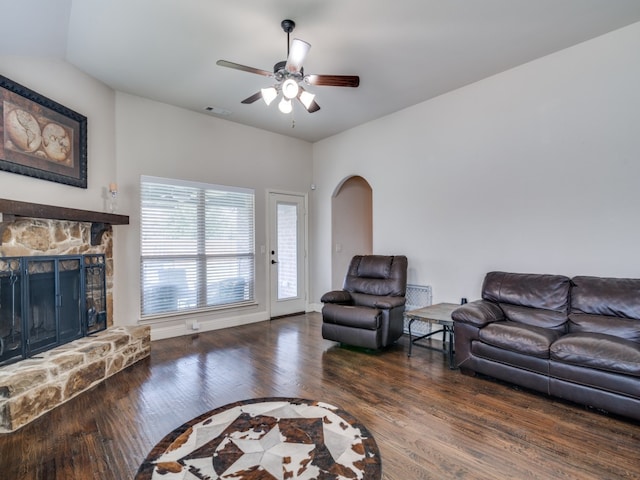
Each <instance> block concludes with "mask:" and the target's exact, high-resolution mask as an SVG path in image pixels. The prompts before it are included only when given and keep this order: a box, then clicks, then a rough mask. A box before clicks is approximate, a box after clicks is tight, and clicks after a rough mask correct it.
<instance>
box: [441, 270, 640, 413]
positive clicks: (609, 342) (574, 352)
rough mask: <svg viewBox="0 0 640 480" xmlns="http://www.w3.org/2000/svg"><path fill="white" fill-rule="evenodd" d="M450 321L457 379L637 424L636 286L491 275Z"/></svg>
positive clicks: (639, 321)
mask: <svg viewBox="0 0 640 480" xmlns="http://www.w3.org/2000/svg"><path fill="white" fill-rule="evenodd" d="M452 318H453V320H454V332H455V350H456V351H455V356H456V364H457V365H458V366H459V367H460V369H461V371H462V372H463V373H467V374H471V375H473V374H475V373H476V372H478V373H482V374H485V375H488V376H491V377H494V378H498V379H501V380H505V381H507V382H510V383H513V384H517V385H521V386H524V387H527V388H530V389H533V390H537V391H540V392H544V393H546V394H548V395H553V396H556V397H559V398H563V399H566V400H570V401H573V402H576V403H580V404H583V405H588V406H592V407H595V408H598V409H602V410H606V411H608V412H611V413H614V414H618V415H623V416H627V417H630V418H634V419H636V420H640V279H623V278H599V277H587V276H579V277H574V278H571V279H570V278H568V277H564V276H561V275H540V274H519V273H505V272H490V273H488V274H487V275H486V277H485V279H484V283H483V286H482V299H481V300H478V301H475V302H471V303H468V304H466V305H463V306H461V307H460V308H458V309H456V310H455V311H454V312H453V314H452Z"/></svg>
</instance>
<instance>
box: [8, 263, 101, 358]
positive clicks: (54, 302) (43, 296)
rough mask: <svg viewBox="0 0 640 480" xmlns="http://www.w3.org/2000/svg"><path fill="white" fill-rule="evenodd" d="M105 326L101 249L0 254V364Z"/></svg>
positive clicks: (52, 346)
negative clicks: (80, 252)
mask: <svg viewBox="0 0 640 480" xmlns="http://www.w3.org/2000/svg"><path fill="white" fill-rule="evenodd" d="M106 327H107V311H106V275H105V257H104V255H102V254H92V255H64V256H55V257H9V258H8V257H4V258H0V365H2V364H5V363H11V362H13V361H16V360H20V359H22V358H28V357H31V356H33V355H36V354H38V353H41V352H43V351H45V350H49V349H51V348H54V347H56V346H58V345H62V344H64V343H68V342H70V341H72V340H75V339H77V338H80V337H83V336H86V335H90V334H92V333H95V332H98V331H100V330H104V329H105V328H106Z"/></svg>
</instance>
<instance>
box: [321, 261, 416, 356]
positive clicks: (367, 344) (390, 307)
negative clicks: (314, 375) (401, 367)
mask: <svg viewBox="0 0 640 480" xmlns="http://www.w3.org/2000/svg"><path fill="white" fill-rule="evenodd" d="M406 289H407V257H405V256H404V255H394V256H389V255H356V256H355V257H353V258H352V259H351V263H350V264H349V269H348V270H347V275H346V277H345V279H344V287H343V289H342V290H334V291H331V292H327V293H325V294H324V295H323V296H322V298H321V301H322V302H323V303H324V306H323V307H322V338H324V339H327V340H333V341H335V342H340V343H345V344H347V345H353V346H356V347H363V348H371V349H379V348H382V347H386V346H388V345H391V344H392V343H393V342H395V341H396V340H398V338H400V336H401V335H402V334H403V331H404V316H403V314H404V304H405V302H406V299H405V294H406Z"/></svg>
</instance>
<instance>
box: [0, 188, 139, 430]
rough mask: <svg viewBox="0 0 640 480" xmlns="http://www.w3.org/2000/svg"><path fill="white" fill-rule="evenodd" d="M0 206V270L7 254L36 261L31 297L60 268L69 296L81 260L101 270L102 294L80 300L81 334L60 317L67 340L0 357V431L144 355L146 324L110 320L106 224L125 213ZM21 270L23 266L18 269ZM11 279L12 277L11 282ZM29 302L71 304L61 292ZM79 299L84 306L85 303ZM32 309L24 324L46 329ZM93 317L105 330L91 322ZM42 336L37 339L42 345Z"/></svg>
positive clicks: (109, 250) (24, 421)
mask: <svg viewBox="0 0 640 480" xmlns="http://www.w3.org/2000/svg"><path fill="white" fill-rule="evenodd" d="M0 212H2V213H1V217H0V241H1V244H0V270H1V267H2V264H3V263H4V264H5V267H6V264H7V262H8V260H9V259H13V258H16V257H22V258H23V259H24V260H23V261H25V262H27V263H28V264H29V265H31V264H33V265H37V267H38V268H39V269H41V270H42V271H40V272H38V273H37V274H36V275H35V276H34V280H33V282H34V283H33V284H32V285H31V294H32V296H34V297H39V296H40V297H41V296H43V295H45V294H44V293H42V292H44V290H43V288H44V287H45V286H46V285H45V284H47V283H50V282H52V281H53V280H51V279H52V278H53V277H52V275H53V274H50V273H49V271H50V270H51V271H53V270H55V271H56V272H59V273H60V272H62V273H61V275H62V280H60V279H58V280H57V281H59V282H60V283H63V284H64V283H65V282H66V283H67V284H73V286H72V287H69V288H71V294H70V296H71V297H74V295H76V294H75V293H74V292H75V291H74V289H75V285H77V281H78V280H77V279H76V278H75V276H74V270H75V269H76V267H77V268H84V267H85V266H86V265H84V263H85V262H87V263H88V264H89V266H90V267H91V266H93V267H96V266H97V267H98V270H100V269H102V271H103V274H104V285H102V286H100V287H97V288H98V289H100V288H101V289H103V298H102V299H99V300H98V301H97V302H95V304H92V302H91V301H88V302H87V303H86V305H87V309H86V312H84V313H82V314H81V316H82V317H83V318H84V320H85V321H86V326H85V327H83V328H84V332H83V335H87V336H84V337H82V335H78V334H77V326H76V325H75V323H74V322H70V321H69V320H70V319H69V318H65V319H64V320H63V321H62V323H63V324H65V325H69V324H72V325H74V326H73V327H70V328H68V330H69V331H70V332H71V333H67V335H68V337H69V338H67V340H69V343H65V344H64V345H60V346H55V348H52V349H48V348H46V346H40V345H36V346H35V348H34V349H33V352H31V353H33V355H31V356H28V357H29V358H26V359H24V360H20V361H17V362H16V361H15V359H13V360H11V361H10V362H7V364H2V362H0V433H6V432H11V431H14V430H16V429H18V428H20V427H22V426H23V425H25V424H27V423H29V422H30V421H32V420H34V419H35V418H37V417H39V416H40V415H42V414H44V413H46V412H47V411H49V410H51V409H53V408H55V407H56V406H57V405H59V404H62V403H64V402H66V401H67V400H69V399H71V398H73V397H74V396H76V395H78V394H80V393H81V392H83V391H85V390H87V389H89V388H91V387H93V386H95V385H96V384H98V383H99V382H101V381H103V380H104V379H105V378H107V377H109V376H111V375H113V374H114V373H117V372H119V371H120V370H122V369H124V368H126V367H127V366H129V365H131V364H133V363H135V362H136V361H138V360H140V359H142V358H144V357H146V356H148V355H149V352H150V332H149V327H146V326H145V327H139V326H126V327H114V325H113V294H112V290H113V257H112V241H113V240H112V239H113V235H112V228H111V225H112V224H113V225H118V224H120V225H123V224H128V217H126V216H123V215H113V214H105V213H101V212H88V211H83V210H75V209H65V208H60V207H50V206H45V205H37V204H27V203H23V202H13V201H8V200H2V199H0ZM80 262H82V263H83V265H80V264H79V263H80ZM40 263H42V264H41V265H40ZM36 270H37V269H36ZM22 271H23V272H25V271H28V269H26V270H25V269H24V268H23V269H22ZM85 273H86V272H84V273H83V274H82V275H81V276H82V277H83V278H84V279H85V281H86V280H87V278H88V277H87V276H86V275H85ZM10 276H11V275H10V273H9V279H8V280H7V279H5V280H6V281H5V282H4V284H0V287H3V290H4V291H5V293H4V294H3V293H2V292H0V300H2V303H0V309H2V308H4V307H6V306H7V305H9V304H10V302H8V298H9V297H10V296H11V295H14V294H15V293H16V292H15V290H12V283H11V282H12V280H11V279H10ZM93 280H95V279H92V281H93ZM16 282H17V281H15V280H14V285H13V287H15V283H16ZM23 285H24V284H23ZM66 287H68V285H67V286H66ZM66 287H65V288H66ZM85 287H86V286H85ZM91 288H94V287H91ZM94 294H95V292H91V294H90V295H94ZM85 295H86V292H85ZM25 296H26V295H25ZM23 298H24V297H23ZM74 298H75V297H74ZM34 299H35V298H34ZM37 301H41V303H42V305H45V306H46V305H48V304H49V303H51V302H52V301H53V302H57V308H58V310H62V311H63V313H61V314H59V315H78V313H77V311H76V313H72V314H70V313H69V312H71V311H74V310H68V309H67V310H65V309H64V308H62V309H61V308H60V306H61V303H63V301H62V300H61V299H56V298H53V299H48V300H47V299H45V300H41V299H38V300H37ZM74 301H75V300H74ZM100 302H102V305H100ZM70 303H74V302H73V301H72V302H70ZM81 303H82V305H83V307H82V308H83V309H84V308H85V307H84V305H85V302H84V301H82V302H81ZM42 308H44V307H42ZM40 309H41V307H38V309H36V310H38V311H36V310H33V311H32V312H31V314H30V317H31V320H32V323H35V324H37V325H31V326H30V327H31V328H33V331H34V332H36V330H37V329H38V328H40V329H41V330H42V331H43V332H44V331H48V329H49V327H48V326H45V323H46V322H47V321H48V320H47V319H46V314H45V313H41V312H40V311H39V310H40ZM2 315H4V316H5V317H6V316H7V315H8V316H9V318H14V317H13V315H14V312H9V313H8V312H4V313H3V314H2ZM100 322H102V324H103V325H104V327H106V329H102V328H101V327H100V326H99V323H100ZM90 324H91V326H89V325H90ZM96 325H98V327H96ZM10 329H11V328H10V327H9V330H10ZM99 330H102V331H99ZM0 333H1V334H2V335H4V337H5V340H10V339H11V337H10V336H9V337H8V338H6V337H7V335H9V334H10V333H11V332H10V331H9V332H0ZM45 337H46V336H45ZM78 337H82V338H78ZM47 342H48V340H45V341H44V344H46V343H47ZM44 344H43V345H44Z"/></svg>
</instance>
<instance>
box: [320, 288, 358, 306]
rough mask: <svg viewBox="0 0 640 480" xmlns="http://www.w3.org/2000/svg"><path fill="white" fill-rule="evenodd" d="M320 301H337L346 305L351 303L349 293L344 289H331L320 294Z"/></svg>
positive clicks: (351, 299)
mask: <svg viewBox="0 0 640 480" xmlns="http://www.w3.org/2000/svg"><path fill="white" fill-rule="evenodd" d="M320 301H321V302H322V303H338V304H341V305H348V304H351V303H353V298H351V294H350V293H349V292H347V291H346V290H333V291H331V292H327V293H325V294H324V295H322V298H321V299H320Z"/></svg>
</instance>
